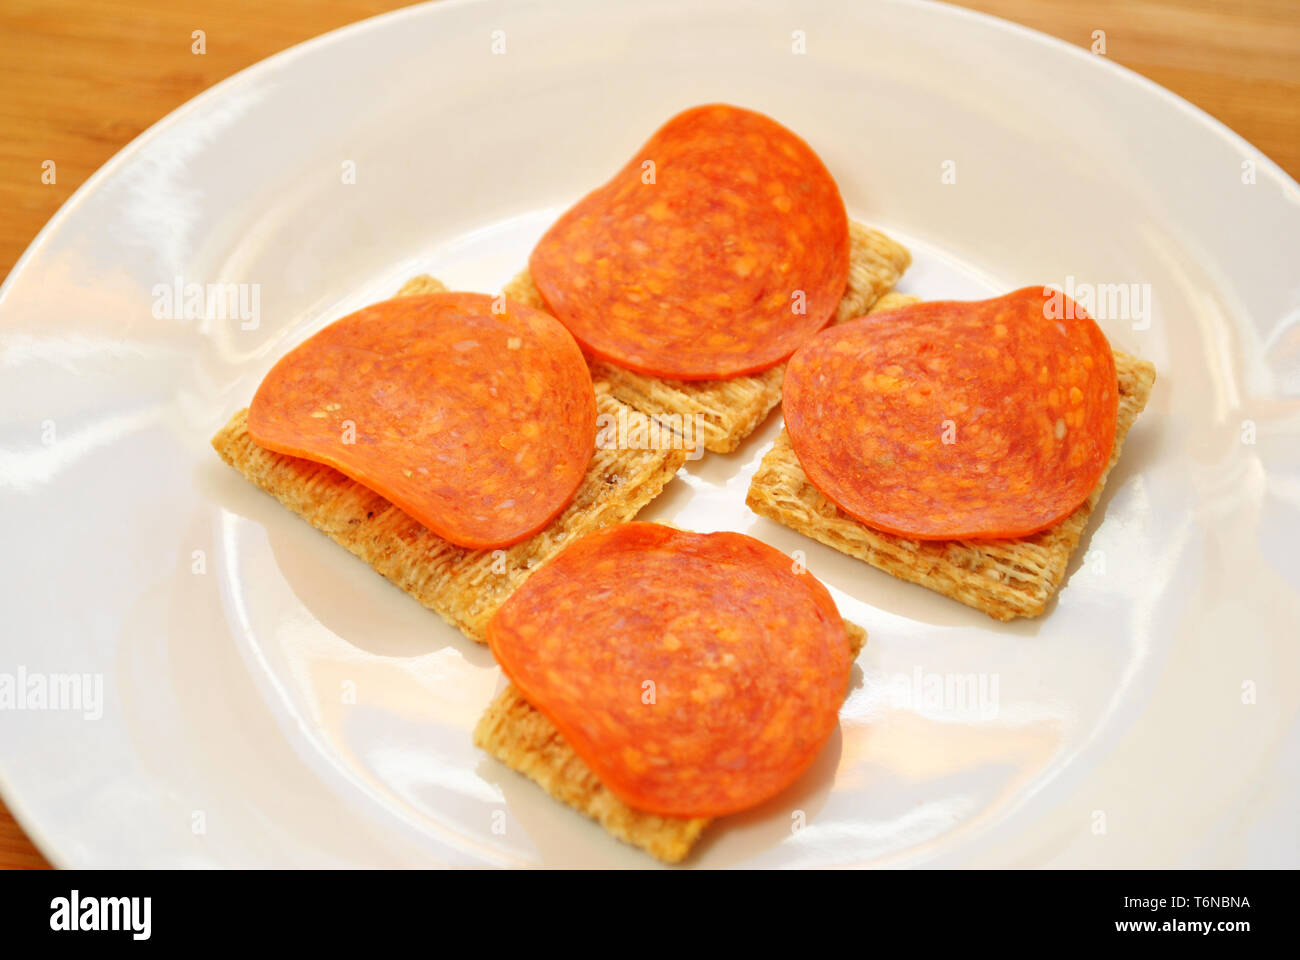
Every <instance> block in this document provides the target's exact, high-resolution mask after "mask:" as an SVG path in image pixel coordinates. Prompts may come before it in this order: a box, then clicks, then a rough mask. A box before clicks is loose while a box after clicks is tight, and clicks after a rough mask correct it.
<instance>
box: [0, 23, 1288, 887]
mask: <svg viewBox="0 0 1300 960" xmlns="http://www.w3.org/2000/svg"><path fill="white" fill-rule="evenodd" d="M960 3H961V5H962V6H967V7H973V8H976V9H980V10H984V11H986V12H988V13H993V14H996V15H997V16H1000V17H1005V18H1006V19H1008V20H1015V21H1017V22H1019V23H1023V24H1025V25H1026V26H1030V27H1034V28H1036V29H1038V30H1042V31H1044V32H1046V33H1050V34H1054V35H1056V36H1058V37H1061V38H1062V39H1064V40H1067V41H1069V42H1070V43H1074V44H1078V45H1079V46H1082V47H1091V46H1092V44H1093V31H1095V30H1103V31H1105V38H1106V56H1107V57H1109V58H1110V59H1112V60H1115V61H1117V62H1119V63H1122V64H1124V65H1126V66H1128V67H1131V68H1133V69H1134V70H1137V71H1138V72H1139V73H1142V74H1145V75H1146V76H1148V77H1150V78H1151V79H1153V80H1155V81H1156V82H1157V83H1160V84H1163V85H1164V86H1166V87H1168V88H1169V89H1171V90H1173V91H1174V92H1176V93H1179V94H1181V95H1182V96H1184V97H1186V98H1187V99H1188V100H1191V101H1192V102H1193V103H1195V104H1197V105H1198V106H1200V107H1202V108H1203V109H1205V110H1207V111H1209V112H1210V113H1212V114H1213V115H1214V116H1216V117H1218V118H1219V119H1220V120H1222V121H1223V122H1224V123H1226V124H1227V125H1228V126H1230V127H1232V128H1233V129H1234V130H1236V131H1237V132H1238V133H1240V134H1241V135H1242V136H1244V137H1245V138H1246V139H1247V140H1249V141H1250V142H1251V143H1253V144H1255V146H1257V147H1259V148H1260V149H1261V150H1263V151H1264V153H1266V154H1268V155H1269V156H1270V157H1272V158H1273V159H1274V160H1276V161H1277V162H1278V163H1280V164H1281V165H1282V166H1283V167H1284V168H1285V169H1286V170H1287V171H1288V172H1289V173H1290V174H1291V175H1292V176H1294V177H1297V178H1300V3H1297V2H1296V0H1242V2H1239V3H1236V4H1232V5H1229V4H1226V3H1223V2H1222V0H960ZM405 5H406V4H405V3H403V2H401V0H274V2H269V0H94V2H90V0H5V3H4V6H3V7H0V91H3V95H2V96H0V210H3V211H4V216H3V218H0V276H4V275H6V274H8V272H9V270H10V268H11V267H12V266H13V264H14V262H15V261H16V260H17V259H18V257H19V255H20V254H21V253H22V252H23V250H24V249H25V248H26V247H27V245H28V244H29V243H30V242H31V240H32V238H33V237H35V236H36V233H37V231H38V230H40V228H41V227H42V226H43V225H44V224H45V221H47V220H48V219H49V218H50V217H51V216H52V215H53V214H54V212H55V211H56V210H58V208H59V206H60V205H61V204H62V203H63V201H65V200H67V199H68V197H69V196H71V194H72V192H73V191H74V190H75V189H76V188H77V187H78V186H80V185H81V183H82V182H83V181H84V180H85V179H86V178H87V177H89V176H90V175H91V174H92V173H93V172H94V171H95V170H96V169H97V168H98V167H99V166H100V165H102V164H103V163H104V162H105V161H106V160H108V159H109V157H111V156H112V155H113V154H114V153H116V152H117V151H118V150H119V149H120V148H121V147H122V146H124V145H125V144H126V143H127V141H129V140H131V139H132V138H133V137H135V136H136V135H137V134H138V133H140V132H142V131H143V130H144V129H145V128H147V127H148V126H149V125H150V124H152V123H154V122H155V121H156V120H158V119H160V118H161V117H162V116H163V115H164V114H166V113H167V112H168V111H170V110H172V109H174V108H175V107H178V106H180V105H181V104H182V103H184V102H185V101H186V100H189V99H190V98H191V97H193V96H194V95H195V94H197V93H199V92H200V91H201V90H203V89H205V88H207V87H210V86H212V84H214V83H216V82H217V81H218V80H221V79H222V78H224V77H227V76H229V75H230V74H232V73H234V72H235V71H237V70H240V69H242V68H243V67H246V66H248V65H249V64H252V63H255V62H257V61H258V60H261V59H263V58H265V57H267V56H270V55H271V54H272V53H275V52H276V51H278V50H282V49H284V48H285V47H288V46H291V45H292V44H295V43H298V42H299V41H302V40H306V39H307V38H308V37H312V36H315V35H316V34H319V33H323V32H324V31H326V30H332V29H334V28H335V27H340V26H342V25H344V24H346V23H350V22H352V21H354V20H360V19H362V18H364V17H368V16H371V15H373V14H376V13H381V12H383V11H385V10H390V9H394V8H396V7H400V6H405ZM1230 7H1235V9H1234V10H1233V12H1231V13H1228V12H1227V11H1228V9H1229V8H1230ZM194 30H203V31H204V33H205V35H206V53H205V54H204V55H202V56H197V55H195V54H194V53H193V52H191V44H192V43H193V40H192V39H191V34H192V32H193V31H194ZM45 160H54V161H55V164H56V169H57V180H56V182H55V183H54V184H44V183H42V182H41V171H42V163H43V162H44V161H45ZM45 865H46V863H45V860H44V858H43V857H42V856H41V855H40V853H39V852H38V851H37V850H36V848H35V847H34V846H32V844H31V843H30V842H29V841H28V840H27V838H26V836H24V834H23V832H22V830H21V829H20V828H19V827H18V825H17V824H16V823H15V822H14V820H13V818H12V817H11V816H10V815H9V813H8V811H7V810H6V809H5V808H4V806H3V805H2V804H0V867H42V866H45Z"/></svg>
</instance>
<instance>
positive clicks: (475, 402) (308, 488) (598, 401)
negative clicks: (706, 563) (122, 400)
mask: <svg viewBox="0 0 1300 960" xmlns="http://www.w3.org/2000/svg"><path fill="white" fill-rule="evenodd" d="M443 290H445V288H443V287H442V286H441V284H438V283H437V281H434V280H432V278H427V277H421V278H417V279H416V280H415V281H412V282H411V283H408V284H407V285H406V286H405V287H403V291H402V292H403V294H404V295H406V296H413V295H423V296H417V298H416V299H414V300H412V301H410V302H409V303H407V302H406V301H405V300H404V299H399V300H395V301H388V302H387V303H388V305H379V308H380V312H379V313H378V314H375V313H374V312H373V311H375V310H376V308H374V307H372V308H367V310H363V311H361V312H360V313H358V314H354V315H353V316H352V317H349V318H345V319H344V320H343V321H340V322H339V324H335V325H333V326H331V327H327V328H326V329H325V330H323V331H321V333H319V334H317V335H316V336H315V337H313V338H312V339H311V340H308V341H307V342H306V343H304V344H303V346H302V347H300V348H298V351H294V352H293V353H291V354H289V355H288V357H286V358H285V360H282V361H281V364H280V365H277V367H276V368H275V370H273V371H272V374H271V375H268V378H267V380H266V381H265V382H264V384H263V390H265V391H266V392H263V390H259V393H258V397H259V398H260V399H255V400H254V407H253V410H252V411H249V410H241V411H240V412H239V413H236V414H235V415H234V417H232V418H231V420H230V422H229V423H228V424H227V425H226V426H225V427H224V428H223V429H222V430H220V431H219V432H218V433H217V435H216V436H215V437H213V439H212V445H213V447H214V448H215V449H216V451H217V452H218V453H219V454H220V455H221V457H222V459H223V460H225V461H226V462H227V463H229V464H230V465H231V466H233V467H235V469H237V470H239V472H240V473H242V474H243V475H244V476H245V477H247V478H248V479H249V480H251V481H252V482H253V483H255V484H257V485H258V486H259V487H261V488H262V489H263V490H266V491H267V492H268V493H270V494H271V495H272V496H274V497H275V498H276V499H278V500H279V501H280V502H281V503H283V504H284V505H285V506H287V507H289V509H291V510H293V511H294V512H295V513H297V514H298V515H299V516H301V517H303V519H305V520H307V522H309V523H310V524H311V525H312V526H314V527H316V528H317V529H319V530H321V531H322V532H324V533H325V534H327V535H328V536H330V537H331V538H332V539H334V540H335V541H336V542H337V543H339V544H340V545H342V546H344V547H346V548H347V549H348V550H350V551H351V552H352V553H354V554H356V555H357V556H359V557H361V558H362V559H363V560H365V561H366V562H367V563H369V564H370V565H371V566H372V567H374V569H375V570H376V571H378V572H379V573H380V574H382V575H383V576H384V577H386V578H387V579H389V580H391V581H392V582H393V583H395V584H396V585H397V586H399V587H401V588H402V589H403V590H405V591H406V592H408V593H410V594H411V595H412V596H414V597H415V598H416V599H417V600H419V601H420V603H422V604H424V605H425V606H427V607H429V608H431V609H433V610H435V611H437V612H438V613H440V614H441V615H442V616H443V617H445V618H446V619H447V620H448V621H449V622H450V623H452V624H453V625H454V626H456V627H459V628H460V629H461V630H463V631H464V632H465V633H466V634H467V635H468V636H470V637H472V638H473V639H475V640H478V641H480V642H481V641H482V640H483V627H484V625H485V624H486V622H487V620H488V618H489V617H490V616H491V615H492V613H493V612H494V611H495V610H496V608H497V606H499V605H500V603H501V602H502V601H503V600H504V599H505V598H506V597H507V596H509V594H510V592H511V591H512V590H513V589H514V588H515V587H517V586H518V585H519V584H520V583H522V582H523V581H524V579H526V578H527V576H528V574H529V573H531V571H532V570H533V569H534V568H535V567H536V566H537V565H538V564H540V563H542V562H544V561H545V560H546V559H547V558H549V557H550V556H552V555H553V554H554V553H556V552H557V551H558V550H559V549H560V548H561V547H562V546H563V545H564V543H566V542H568V541H569V540H572V539H575V538H577V537H580V536H582V535H583V534H585V533H589V532H591V531H592V530H595V529H597V528H598V527H601V526H603V525H605V524H609V523H617V522H621V521H624V520H629V519H631V518H632V517H633V516H635V515H636V513H637V511H638V510H640V509H641V508H642V507H643V506H645V505H646V504H647V503H649V502H650V501H651V500H653V499H654V498H655V497H656V496H658V494H659V493H660V491H661V490H662V489H663V488H664V486H665V485H666V484H667V483H668V481H669V480H671V479H672V477H673V476H674V474H676V472H677V470H678V469H679V468H680V467H681V465H682V463H683V462H685V458H686V453H685V451H683V450H680V449H650V450H622V449H597V448H596V444H595V437H596V431H595V419H596V416H597V414H606V415H611V416H618V415H619V412H620V408H622V407H623V405H622V404H620V403H619V402H618V401H617V400H615V399H614V398H613V397H611V396H610V395H609V393H608V389H607V388H606V386H605V385H604V384H596V385H595V389H594V390H593V389H592V386H591V384H590V381H589V380H587V379H586V377H587V374H586V370H585V368H584V367H583V365H582V363H581V359H580V357H578V355H577V351H576V347H574V345H573V344H572V341H568V342H567V344H565V343H564V341H560V340H558V338H556V337H555V336H554V333H555V331H554V330H552V329H550V326H549V323H550V321H549V318H545V317H541V315H539V314H537V313H536V312H535V311H530V310H527V308H524V307H519V306H518V305H514V304H510V305H509V310H508V312H507V314H501V315H498V314H492V313H491V310H490V306H488V307H487V314H486V317H487V318H495V323H496V325H492V324H488V325H486V326H484V327H483V328H482V330H480V332H479V333H475V334H474V335H473V336H462V334H463V333H464V332H465V331H464V329H463V328H462V326H461V325H462V324H464V323H469V322H480V323H481V322H483V321H484V320H485V316H484V314H483V312H482V311H483V309H484V305H485V304H488V305H490V303H491V299H490V298H487V297H482V299H479V298H480V297H481V295H477V294H456V295H447V294H445V293H443V292H442V291H443ZM431 294H433V295H437V296H435V297H434V298H433V299H430V297H429V295H431ZM439 297H443V298H449V299H439ZM464 298H469V299H464ZM392 305H396V306H398V307H407V308H408V309H409V310H410V311H414V318H413V317H412V314H411V313H409V312H408V310H398V309H396V307H394V306H392ZM447 311H451V315H450V316H448V314H447ZM392 317H397V318H398V320H397V322H396V323H395V324H393V325H391V326H386V325H385V322H384V321H385V319H386V318H392ZM357 318H365V319H367V320H368V321H370V322H368V323H367V327H368V329H367V331H366V333H365V337H364V338H363V341H362V342H361V343H360V344H359V343H358V342H354V341H350V340H349V338H348V328H349V324H350V323H355V322H357ZM438 318H441V322H442V324H443V326H444V327H445V328H446V329H447V330H448V331H449V332H450V333H454V334H455V337H454V338H453V339H454V342H450V343H448V344H442V343H441V341H440V340H439V339H438V338H437V336H436V335H430V337H429V339H428V341H427V343H428V345H429V346H430V347H434V346H436V347H437V349H438V351H439V352H438V353H437V355H436V356H434V357H432V358H430V357H427V356H424V352H423V350H422V349H418V348H411V347H410V344H409V331H410V330H411V329H413V328H414V327H416V326H418V325H419V324H423V323H427V322H432V321H433V320H436V319H438ZM510 318H515V319H510ZM519 318H522V319H519ZM539 318H540V320H541V322H539ZM507 324H510V325H511V326H510V327H509V328H508V329H504V330H502V329H501V327H504V326H505V325H507ZM515 324H520V325H521V326H519V327H518V329H516V328H515V326H513V325H515ZM340 325H342V326H341V328H340V330H339V331H338V332H333V331H335V330H336V328H339V327H340ZM534 329H535V330H537V331H539V332H538V333H537V334H535V336H536V338H537V339H536V340H535V341H534V340H531V339H529V338H530V336H534V334H530V332H529V331H530V330H534ZM385 330H388V331H389V332H390V333H391V332H393V331H396V332H397V333H398V334H401V336H398V337H397V338H396V339H394V340H393V341H392V342H394V343H396V344H398V347H397V349H398V350H402V349H407V350H408V351H409V352H408V354H406V355H400V356H398V357H396V358H395V357H394V356H392V355H390V356H388V358H387V359H386V360H374V359H372V358H373V357H375V355H376V353H377V351H378V350H379V349H380V348H381V347H383V346H384V331H385ZM483 330H486V331H490V333H491V336H493V337H496V338H497V339H501V340H502V342H501V343H500V344H495V341H492V343H493V344H495V346H493V348H492V357H491V363H492V364H493V366H495V367H497V368H499V369H500V370H501V371H502V374H503V375H502V377H500V378H499V379H497V380H496V381H493V379H492V378H485V377H484V376H483V368H482V367H479V368H477V369H476V368H474V367H473V366H471V367H469V368H468V373H467V372H466V371H462V372H461V376H462V379H463V380H464V381H466V382H467V383H469V382H473V381H475V377H478V381H477V386H465V385H464V384H461V385H458V386H457V387H455V388H454V389H452V388H451V387H448V386H446V385H443V386H441V387H439V389H440V390H442V389H446V390H448V391H450V392H449V394H448V395H450V396H459V395H458V394H457V393H456V392H455V390H461V391H464V390H470V391H471V392H472V393H473V395H470V394H465V395H464V396H462V397H461V399H463V400H465V404H464V405H462V406H461V407H459V408H453V409H450V410H445V411H440V413H439V415H440V416H441V417H444V418H445V419H444V420H443V421H442V422H443V423H444V424H449V423H452V422H455V423H456V424H457V426H456V427H455V429H459V430H461V431H462V432H465V431H468V432H470V433H476V435H477V436H478V440H476V441H475V442H474V444H471V445H470V446H469V447H468V448H466V449H465V450H463V451H457V450H455V449H451V450H449V451H442V452H441V454H440V453H439V451H438V449H437V447H436V445H435V444H432V442H431V441H428V438H424V439H421V437H420V435H419V434H418V422H419V418H418V417H416V416H415V411H416V409H417V408H416V407H415V406H413V405H414V404H417V403H418V404H420V406H419V409H420V410H423V411H431V410H435V409H438V408H437V406H436V404H434V403H433V402H432V401H431V398H430V397H429V395H428V393H427V392H426V393H423V394H419V395H418V396H417V395H416V394H415V393H412V394H411V395H410V396H404V395H403V394H404V392H405V391H408V390H409V391H416V390H418V389H420V388H421V385H422V384H423V385H425V386H424V388H425V389H426V391H427V381H426V380H425V378H426V377H430V376H434V377H441V376H443V374H445V373H447V372H448V371H450V370H453V369H455V368H454V366H453V363H452V360H453V359H454V358H456V357H458V356H461V357H463V356H464V355H467V354H473V353H474V352H475V351H476V350H478V349H484V348H486V346H487V343H488V341H487V340H486V339H485V340H484V343H483V345H482V346H480V345H478V341H476V340H475V339H474V338H475V337H483V338H486V337H487V336H488V334H487V333H484V332H482V331H483ZM560 332H561V333H562V331H560ZM340 334H341V336H340ZM564 336H565V337H566V338H567V334H565V335H564ZM372 337H373V338H378V339H374V340H371V339H366V338H372ZM515 340H517V341H518V343H517V344H516V345H515V346H514V347H512V346H511V343H513V342H514V341H515ZM471 344H475V345H474V346H471ZM498 347H499V349H497V348H498ZM566 347H567V348H571V352H568V350H566ZM304 348H305V349H304ZM458 348H459V349H458ZM533 354H536V356H535V357H532V355H533ZM523 356H530V357H532V358H531V359H528V360H520V359H519V358H521V357H523ZM510 358H515V363H514V365H510V364H511V359H510ZM372 363H373V364H377V365H378V366H375V367H370V366H367V364H372ZM385 364H388V365H387V366H386V365H385ZM362 370H369V371H370V373H369V374H367V379H366V380H365V382H364V383H362V382H359V381H357V380H356V376H357V373H358V371H362ZM276 371H281V372H285V371H287V372H288V373H291V374H292V377H288V376H286V377H284V378H280V377H279V376H278V375H277V374H276ZM313 371H316V373H313ZM376 375H378V376H379V378H380V379H378V380H377V379H376ZM530 377H531V379H530ZM494 382H495V387H494V385H493V384H494ZM377 383H382V384H383V397H384V399H385V404H384V407H383V409H382V410H380V411H376V410H373V409H371V408H370V407H369V406H368V405H367V403H366V396H367V394H368V393H371V392H372V388H373V386H374V385H375V384H377ZM493 389H495V390H496V392H497V394H498V395H501V394H504V395H506V396H507V397H509V398H511V399H510V407H509V409H506V408H505V407H502V409H500V410H498V411H497V412H496V413H495V414H493V413H492V409H493V405H492V403H491V401H492V400H493V393H492V391H493ZM539 390H541V391H542V401H541V402H538V403H536V404H534V405H532V406H530V402H531V400H530V398H532V399H536V396H537V392H538V391H539ZM556 390H558V391H560V393H561V394H562V396H563V397H564V399H565V403H564V404H561V405H556V404H555V403H554V398H555V391H556ZM588 394H590V396H588ZM547 398H549V399H547ZM471 401H472V403H471ZM259 402H260V403H261V404H264V407H263V415H264V416H263V428H262V429H263V430H264V431H265V433H266V435H267V438H269V439H271V441H272V442H274V443H276V444H277V445H279V446H281V447H282V449H285V450H292V451H294V452H298V453H306V454H309V455H310V456H312V457H313V458H314V459H307V458H306V457H304V456H295V455H292V454H291V453H287V452H277V451H276V450H273V449H271V448H270V447H268V446H263V445H262V444H260V443H258V442H257V440H256V439H255V434H254V433H253V432H250V420H255V415H256V414H257V412H258V406H259ZM304 402H305V403H306V406H303V403H304ZM307 407H311V409H307ZM359 411H365V412H362V413H359ZM394 411H397V412H399V413H400V412H405V413H407V414H408V416H407V417H406V418H405V420H404V421H403V420H402V419H401V418H399V417H393V418H391V419H387V418H388V417H389V416H390V415H391V414H392V413H393V412H394ZM291 414H292V415H293V416H294V418H293V420H291V421H290V420H288V419H287V418H288V417H289V416H290V415H291ZM316 414H324V416H316ZM426 415H427V414H426ZM343 421H351V424H350V425H349V424H348V423H344V422H343ZM256 426H257V425H256V423H255V422H254V428H255V429H256ZM322 427H324V428H327V429H322ZM297 431H300V432H297ZM318 431H319V432H318ZM349 431H351V433H349ZM412 431H417V432H415V433H413V432H412ZM584 434H585V436H587V437H589V438H590V439H589V440H588V441H587V443H586V444H585V445H584V446H585V450H579V445H578V443H577V442H576V440H577V438H578V437H580V436H582V435H584ZM485 437H486V438H487V440H490V441H491V442H490V443H488V442H485V441H483V438H485ZM286 438H288V439H286ZM344 438H347V439H349V440H356V441H357V442H356V443H355V444H353V443H344V442H343V440H344ZM462 439H463V438H462ZM359 447H361V448H364V449H362V450H360V451H358V448H359ZM388 447H391V448H392V449H391V453H390V454H388V455H384V454H383V453H382V451H383V450H385V449H386V448H388ZM415 450H418V451H420V453H419V454H418V455H414V454H413V453H412V451H415ZM497 451H505V453H506V454H508V456H505V457H502V455H499V454H498V453H497ZM358 453H361V454H364V458H359V457H357V454H358ZM439 455H441V456H442V458H443V459H442V460H441V461H439V460H438V459H437V458H438V457H439ZM322 461H324V462H322ZM408 461H409V462H408ZM358 464H360V465H361V467H360V468H358ZM439 464H441V470H439V469H438V468H437V465H439ZM336 466H347V467H348V469H350V470H351V471H352V472H353V473H354V474H356V475H357V477H358V478H364V479H365V480H367V481H369V482H370V483H372V484H374V486H370V485H367V483H363V482H361V481H360V479H352V478H350V477H349V476H347V475H345V474H344V473H342V472H340V470H338V469H336ZM421 466H424V467H426V468H427V469H428V470H429V471H430V472H429V474H424V473H422V472H420V467H421ZM507 467H509V469H510V470H511V472H510V473H509V476H508V477H506V474H505V471H506V469H507ZM516 467H520V470H519V472H514V470H515V468H516ZM407 471H409V472H410V476H408V475H407ZM498 479H499V481H500V482H498ZM570 488H572V489H570ZM381 490H382V492H381ZM385 493H388V494H391V495H392V496H391V497H386V496H385V495H384V494H385ZM398 496H400V497H401V498H402V499H403V500H404V501H405V502H406V503H407V505H408V506H409V507H412V508H413V509H412V511H409V512H408V511H407V510H403V509H402V508H401V507H399V506H397V505H396V503H395V502H394V500H395V499H396V497H398ZM485 496H490V497H491V498H492V503H491V504H488V503H487V502H486V500H485ZM475 505H477V507H478V509H477V511H475V510H473V509H470V507H473V506H475ZM492 505H495V506H496V507H497V508H498V509H497V510H495V511H489V510H486V509H483V508H484V507H487V506H492ZM415 510H421V511H422V512H425V513H427V515H428V520H429V524H430V525H426V524H424V523H421V522H420V521H419V520H417V519H416V518H415V516H413V512H414V511H415ZM503 515H504V516H505V517H506V518H507V522H505V523H502V522H501V517H502V516H503ZM431 525H439V526H441V528H442V532H443V533H446V534H450V535H452V536H454V537H456V538H457V539H458V540H460V541H462V543H461V544H460V545H458V544H456V543H453V542H451V541H450V540H449V539H447V538H446V537H445V536H441V535H439V533H435V532H434V530H433V529H431ZM480 544H482V545H481V546H480Z"/></svg>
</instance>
